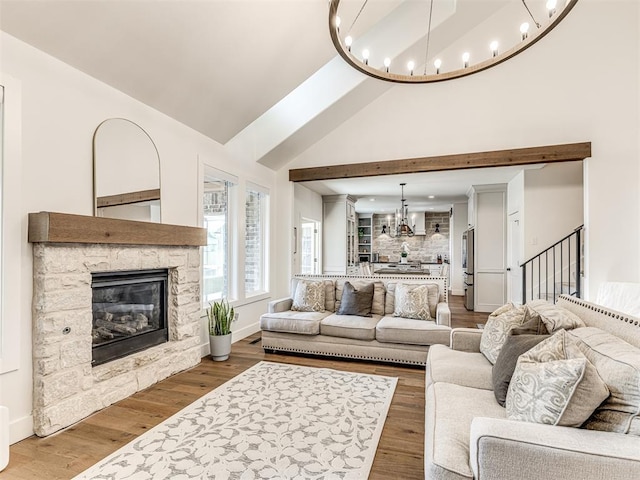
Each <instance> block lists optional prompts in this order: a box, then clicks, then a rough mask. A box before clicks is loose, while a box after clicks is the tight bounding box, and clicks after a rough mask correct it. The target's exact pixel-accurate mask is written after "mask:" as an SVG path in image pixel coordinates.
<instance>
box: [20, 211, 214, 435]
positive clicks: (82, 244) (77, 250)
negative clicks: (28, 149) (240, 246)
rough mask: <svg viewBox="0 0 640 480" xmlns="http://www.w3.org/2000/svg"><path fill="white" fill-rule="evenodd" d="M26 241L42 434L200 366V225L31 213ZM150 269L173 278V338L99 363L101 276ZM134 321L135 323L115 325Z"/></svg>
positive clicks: (169, 304) (169, 313) (36, 414)
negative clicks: (97, 291)
mask: <svg viewBox="0 0 640 480" xmlns="http://www.w3.org/2000/svg"><path fill="white" fill-rule="evenodd" d="M29 241H30V242H32V243H34V245H33V274H34V288H33V374H34V405H33V418H34V431H35V432H36V434H37V435H39V436H45V435H49V434H51V433H53V432H55V431H57V430H60V429H62V428H65V427H67V426H69V425H72V424H73V423H75V422H77V421H79V420H81V419H83V418H85V417H87V416H88V415H90V414H92V413H94V412H96V411H98V410H100V409H102V408H104V407H107V406H109V405H111V404H112V403H114V402H117V401H119V400H122V399H123V398H126V397H128V396H130V395H132V394H133V393H135V392H138V391H140V390H143V389H145V388H147V387H149V386H150V385H152V384H154V383H156V382H158V381H160V380H162V379H164V378H167V377H169V376H171V375H173V374H174V373H177V372H179V371H182V370H185V369H188V368H190V367H192V366H194V365H196V364H198V363H199V362H200V309H201V302H200V248H199V245H202V243H203V242H205V243H206V237H205V236H204V231H203V229H199V228H193V227H180V226H173V225H162V224H147V223H145V222H132V221H124V220H114V219H106V218H100V217H83V216H78V215H66V214H57V213H48V212H41V213H37V214H30V216H29ZM149 270H154V271H158V270H164V271H166V272H167V288H166V294H167V295H166V331H167V341H166V342H161V343H160V344H157V345H151V346H148V347H145V348H144V349H143V350H141V351H135V352H134V353H131V354H129V355H126V356H124V357H122V358H116V359H114V360H111V361H106V362H105V363H102V364H99V365H96V364H95V363H97V362H93V358H92V346H93V340H94V338H95V336H96V332H95V323H94V314H93V312H94V302H93V295H94V293H93V289H92V282H93V280H94V276H97V277H101V276H102V275H103V274H104V272H110V274H111V273H114V272H131V271H137V272H139V271H149ZM145 301H146V300H145ZM99 303H106V302H99ZM129 303H131V302H129ZM109 308H110V309H111V310H114V309H115V307H113V306H111V307H109ZM135 313H140V312H135ZM135 313H134V314H133V315H131V314H129V315H131V316H132V317H134V316H135ZM102 318H103V319H105V318H107V319H108V321H113V320H114V318H113V317H109V316H106V317H105V316H103V317H102ZM129 320H130V321H134V318H131V319H129V318H127V319H125V320H124V321H123V320H122V318H120V319H119V320H118V322H121V323H122V324H124V323H125V322H126V321H129ZM138 320H139V321H141V322H144V319H142V317H140V316H138ZM148 320H149V318H147V321H148ZM101 325H107V326H109V325H108V324H105V323H101ZM112 327H113V326H112ZM116 329H117V328H116ZM134 350H135V349H134Z"/></svg>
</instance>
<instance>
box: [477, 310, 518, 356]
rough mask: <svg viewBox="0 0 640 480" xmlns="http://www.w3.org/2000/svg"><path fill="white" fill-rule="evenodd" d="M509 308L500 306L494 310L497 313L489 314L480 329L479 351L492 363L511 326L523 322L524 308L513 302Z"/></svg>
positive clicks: (514, 326) (513, 326)
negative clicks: (482, 327)
mask: <svg viewBox="0 0 640 480" xmlns="http://www.w3.org/2000/svg"><path fill="white" fill-rule="evenodd" d="M508 305H511V307H510V308H508V309H505V308H506V306H505V307H501V308H500V309H498V310H497V311H496V312H499V313H498V314H497V315H494V314H491V315H489V319H488V320H487V323H486V324H485V326H484V329H483V330H482V338H481V340H480V351H481V352H482V353H483V354H484V356H485V357H487V360H489V361H490V362H491V363H492V364H493V363H496V360H497V359H498V355H499V354H500V350H501V349H502V345H503V344H504V342H505V341H506V340H507V335H509V332H510V331H511V329H512V328H516V327H519V326H521V325H522V323H523V322H524V308H522V307H516V306H514V305H513V304H508Z"/></svg>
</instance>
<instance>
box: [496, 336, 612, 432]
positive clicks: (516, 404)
mask: <svg viewBox="0 0 640 480" xmlns="http://www.w3.org/2000/svg"><path fill="white" fill-rule="evenodd" d="M608 396H609V389H608V388H607V386H606V384H605V383H604V382H603V381H602V379H601V378H600V376H599V375H598V372H597V371H596V368H595V367H594V366H593V365H592V364H591V362H589V360H587V358H586V357H585V356H584V355H583V354H582V352H580V349H579V348H578V346H577V345H576V344H575V342H573V341H572V340H571V339H570V338H569V337H568V336H567V335H566V332H565V331H564V330H560V331H558V332H557V333H556V334H555V335H553V336H551V337H550V338H548V339H547V340H545V341H543V342H542V343H539V344H538V345H537V346H535V347H533V348H532V349H531V350H529V351H528V352H527V353H524V354H522V355H521V356H520V358H519V359H518V363H517V365H516V369H515V371H514V373H513V377H512V379H511V383H510V384H509V390H508V392H507V401H506V409H507V417H508V418H509V419H511V420H520V421H524V422H533V423H544V424H548V425H563V426H568V427H579V426H580V425H582V424H583V423H584V422H585V421H586V420H587V419H588V418H589V417H590V416H591V414H592V413H593V412H594V410H595V409H596V408H597V407H598V406H599V405H600V404H601V403H602V402H603V401H604V400H605V399H606V398H607V397H608Z"/></svg>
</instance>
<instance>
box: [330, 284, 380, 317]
mask: <svg viewBox="0 0 640 480" xmlns="http://www.w3.org/2000/svg"><path fill="white" fill-rule="evenodd" d="M373 289H374V285H373V283H369V284H367V285H365V286H364V287H360V289H358V290H356V289H355V288H354V286H353V285H351V284H350V283H349V282H345V283H344V289H343V291H342V300H341V302H340V309H339V310H338V311H337V312H336V313H337V314H338V315H358V316H360V317H370V316H371V304H372V303H373Z"/></svg>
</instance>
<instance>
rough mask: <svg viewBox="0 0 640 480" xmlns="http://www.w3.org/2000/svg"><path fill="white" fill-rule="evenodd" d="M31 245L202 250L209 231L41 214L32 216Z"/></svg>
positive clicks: (30, 220)
mask: <svg viewBox="0 0 640 480" xmlns="http://www.w3.org/2000/svg"><path fill="white" fill-rule="evenodd" d="M29 242H31V243H98V244H101V243H104V244H121V245H164V246H176V247H181V246H187V247H199V246H202V245H206V244H207V231H206V230H205V229H204V228H198V227H185V226H181V225H167V224H164V223H150V222H136V221H132V220H118V219H114V218H104V217H89V216H86V215H71V214H68V213H53V212H38V213H30V214H29Z"/></svg>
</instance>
